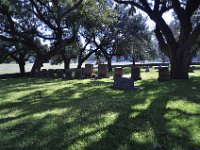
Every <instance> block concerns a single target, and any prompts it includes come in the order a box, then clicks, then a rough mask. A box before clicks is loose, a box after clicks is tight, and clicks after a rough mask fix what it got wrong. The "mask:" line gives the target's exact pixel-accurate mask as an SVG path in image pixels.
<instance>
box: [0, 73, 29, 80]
mask: <svg viewBox="0 0 200 150" xmlns="http://www.w3.org/2000/svg"><path fill="white" fill-rule="evenodd" d="M30 75H31V73H30V72H27V73H25V74H23V75H22V74H21V73H14V74H3V75H0V79H10V78H21V77H30Z"/></svg>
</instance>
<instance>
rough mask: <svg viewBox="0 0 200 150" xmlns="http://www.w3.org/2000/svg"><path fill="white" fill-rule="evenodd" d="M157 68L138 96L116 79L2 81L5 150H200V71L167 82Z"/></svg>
mask: <svg viewBox="0 0 200 150" xmlns="http://www.w3.org/2000/svg"><path fill="white" fill-rule="evenodd" d="M152 70H153V69H152ZM152 70H151V72H150V73H145V72H142V78H143V80H142V81H137V82H136V83H135V84H136V85H137V86H139V87H140V89H139V90H137V91H132V92H127V91H119V90H112V89H111V88H110V86H111V85H112V84H113V80H112V79H111V78H110V79H101V80H93V79H86V80H71V81H63V80H59V79H57V80H50V79H31V78H19V79H8V80H0V149H1V150H4V149H5V150H20V149H23V150H31V149H34V150H43V149H44V150H63V149H70V150H71V149H74V150H78V149H92V150H96V149H99V150H102V149H103V150H104V149H105V150H112V149H113V150H117V149H118V150H126V149H134V150H139V149H141V150H144V149H145V150H147V149H167V150H168V149H169V150H179V149H180V150H183V149H184V150H189V149H191V150H195V149H200V70H198V71H195V73H193V74H191V79H190V80H186V81H179V80H173V81H169V82H158V81H156V78H157V72H155V71H152ZM126 72H127V71H126Z"/></svg>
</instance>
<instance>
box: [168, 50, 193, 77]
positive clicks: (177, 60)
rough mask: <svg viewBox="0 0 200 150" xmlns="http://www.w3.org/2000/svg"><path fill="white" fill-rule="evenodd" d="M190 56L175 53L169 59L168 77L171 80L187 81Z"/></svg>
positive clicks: (188, 54)
mask: <svg viewBox="0 0 200 150" xmlns="http://www.w3.org/2000/svg"><path fill="white" fill-rule="evenodd" d="M191 60H192V56H191V54H190V53H189V52H187V53H185V54H180V52H179V53H175V54H172V57H171V58H170V63H171V70H170V76H171V78H172V79H189V73H188V71H189V66H190V64H191Z"/></svg>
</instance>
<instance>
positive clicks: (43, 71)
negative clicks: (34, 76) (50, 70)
mask: <svg viewBox="0 0 200 150" xmlns="http://www.w3.org/2000/svg"><path fill="white" fill-rule="evenodd" d="M39 76H40V78H46V77H47V70H46V69H42V70H41V71H40V73H39Z"/></svg>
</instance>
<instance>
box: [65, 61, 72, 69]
mask: <svg viewBox="0 0 200 150" xmlns="http://www.w3.org/2000/svg"><path fill="white" fill-rule="evenodd" d="M70 62H71V59H64V68H65V69H69V68H70Z"/></svg>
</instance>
